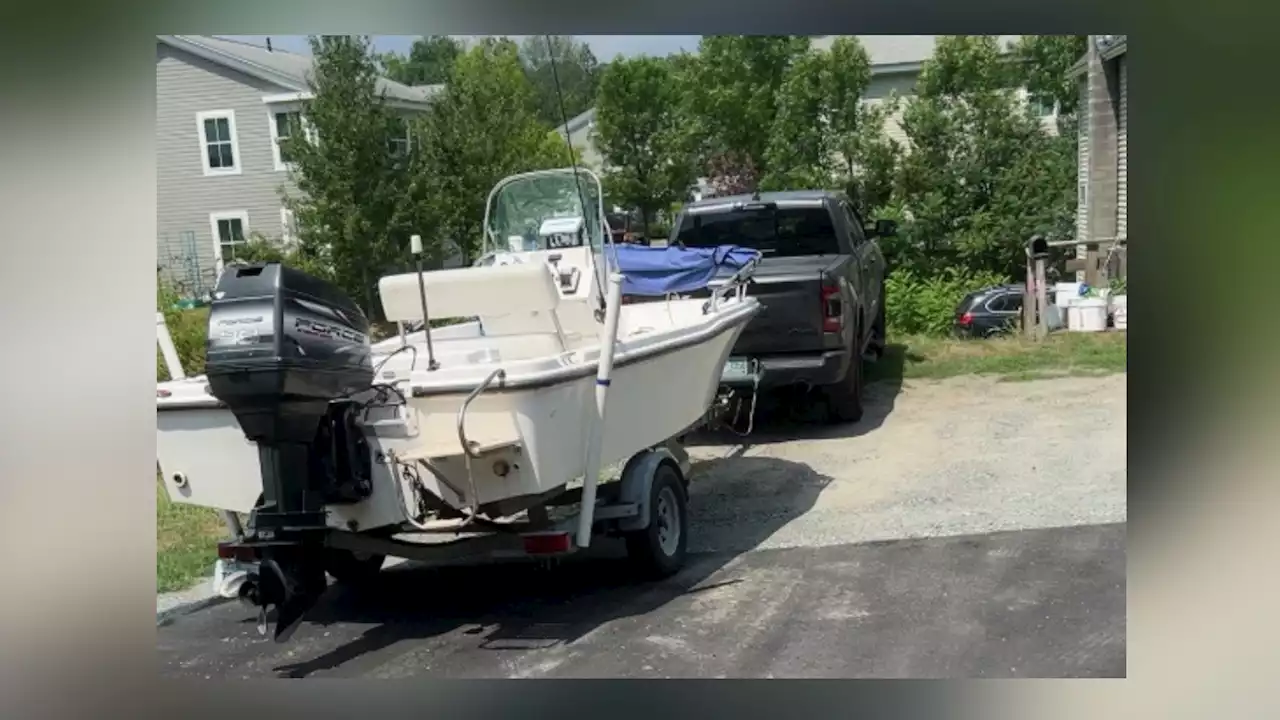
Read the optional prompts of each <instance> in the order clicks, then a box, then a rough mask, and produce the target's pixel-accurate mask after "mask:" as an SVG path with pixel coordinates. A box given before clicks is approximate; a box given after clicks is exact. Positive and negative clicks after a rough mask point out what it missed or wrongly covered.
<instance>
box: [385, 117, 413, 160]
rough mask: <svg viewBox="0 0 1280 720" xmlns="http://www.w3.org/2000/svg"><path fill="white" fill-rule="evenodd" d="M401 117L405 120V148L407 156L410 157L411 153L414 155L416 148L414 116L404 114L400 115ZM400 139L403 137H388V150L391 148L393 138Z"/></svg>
mask: <svg viewBox="0 0 1280 720" xmlns="http://www.w3.org/2000/svg"><path fill="white" fill-rule="evenodd" d="M400 119H401V121H403V122H404V138H403V140H404V148H405V157H408V156H409V155H412V154H413V150H414V147H413V118H411V117H409V116H408V115H402V116H401V117H400ZM400 139H401V138H392V137H388V138H387V150H388V151H389V150H390V149H391V142H392V140H396V141H399V140H400Z"/></svg>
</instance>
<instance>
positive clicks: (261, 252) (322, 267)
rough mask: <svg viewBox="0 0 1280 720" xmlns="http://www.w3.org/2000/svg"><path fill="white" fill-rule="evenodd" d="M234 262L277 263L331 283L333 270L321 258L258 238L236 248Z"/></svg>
mask: <svg viewBox="0 0 1280 720" xmlns="http://www.w3.org/2000/svg"><path fill="white" fill-rule="evenodd" d="M236 260H238V261H242V262H246V263H255V262H278V263H282V264H284V265H288V266H289V267H291V268H293V269H295V270H301V271H302V272H304V273H306V274H308V275H312V276H315V277H318V278H321V279H324V280H328V281H330V282H333V268H332V267H331V266H330V265H329V263H328V262H327V261H326V260H325V258H322V257H316V256H315V255H313V254H311V253H309V252H307V251H305V250H303V249H302V248H300V247H297V246H284V245H281V244H279V243H274V242H271V241H270V240H266V239H265V238H262V237H260V236H257V237H253V238H251V239H250V241H249V242H247V243H245V244H244V245H241V246H240V247H238V248H236Z"/></svg>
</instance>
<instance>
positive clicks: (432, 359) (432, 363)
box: [409, 235, 440, 370]
mask: <svg viewBox="0 0 1280 720" xmlns="http://www.w3.org/2000/svg"><path fill="white" fill-rule="evenodd" d="M409 251H410V252H412V253H413V257H414V259H415V260H416V261H417V265H418V299H419V300H421V301H422V336H423V337H424V338H426V340H427V370H436V369H437V368H439V367H440V363H438V362H436V353H435V349H434V348H432V347H431V316H430V315H428V314H427V286H426V283H425V281H424V280H423V279H422V236H421V235H412V236H410V237H409Z"/></svg>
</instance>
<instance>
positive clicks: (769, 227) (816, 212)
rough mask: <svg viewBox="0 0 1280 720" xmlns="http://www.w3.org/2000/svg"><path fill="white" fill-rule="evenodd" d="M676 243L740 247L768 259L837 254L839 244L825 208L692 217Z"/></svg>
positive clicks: (687, 218) (737, 211)
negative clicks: (756, 252)
mask: <svg viewBox="0 0 1280 720" xmlns="http://www.w3.org/2000/svg"><path fill="white" fill-rule="evenodd" d="M675 241H676V242H677V243H680V244H682V245H684V246H685V247H716V246H719V245H738V246H741V247H746V248H751V249H752V250H759V251H760V252H761V253H763V254H764V255H765V256H767V257H795V256H801V255H838V254H839V253H840V244H839V242H838V241H837V240H836V230H835V227H834V226H833V225H832V223H831V214H830V213H829V212H827V209H826V208H825V207H815V208H759V209H756V208H752V209H731V210H724V211H720V212H708V213H697V214H690V215H686V216H685V217H684V220H682V221H681V223H680V229H679V231H678V232H677V234H676V238H675Z"/></svg>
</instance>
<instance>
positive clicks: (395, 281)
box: [378, 263, 560, 332]
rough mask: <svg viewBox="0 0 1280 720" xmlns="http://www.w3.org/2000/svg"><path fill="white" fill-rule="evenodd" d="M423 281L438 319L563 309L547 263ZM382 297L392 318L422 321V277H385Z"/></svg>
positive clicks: (435, 274)
mask: <svg viewBox="0 0 1280 720" xmlns="http://www.w3.org/2000/svg"><path fill="white" fill-rule="evenodd" d="M422 280H423V286H424V287H425V289H426V295H427V311H428V312H429V313H431V317H432V318H433V319H435V318H469V317H478V318H480V319H481V320H482V321H483V320H484V319H485V318H486V317H489V318H497V317H500V316H509V315H527V314H530V313H541V314H548V315H550V314H551V313H554V311H555V309H556V308H557V307H558V306H559V305H560V290H559V289H558V288H557V287H556V281H555V278H554V277H552V274H551V272H550V270H548V268H547V267H546V265H544V264H542V263H520V264H515V265H490V266H486V267H467V268H453V269H449V270H431V271H428V272H424V273H422ZM378 294H379V295H381V297H382V311H383V314H384V315H385V316H386V318H387V320H389V321H391V322H410V321H419V322H420V321H421V320H422V301H421V299H420V297H419V295H418V274H417V273H401V274H399V275H388V276H386V277H383V278H382V279H381V280H379V281H378ZM487 331H488V328H486V332H487Z"/></svg>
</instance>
